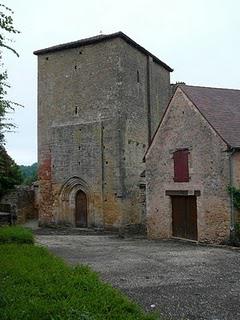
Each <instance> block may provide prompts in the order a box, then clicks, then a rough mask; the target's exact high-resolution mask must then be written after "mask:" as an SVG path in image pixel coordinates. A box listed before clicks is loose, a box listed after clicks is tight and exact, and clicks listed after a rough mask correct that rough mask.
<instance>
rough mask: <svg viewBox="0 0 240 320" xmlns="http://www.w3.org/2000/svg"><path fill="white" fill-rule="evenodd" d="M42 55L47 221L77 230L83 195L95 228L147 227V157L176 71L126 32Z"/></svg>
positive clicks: (42, 174) (41, 144) (43, 213)
mask: <svg viewBox="0 0 240 320" xmlns="http://www.w3.org/2000/svg"><path fill="white" fill-rule="evenodd" d="M96 39H99V40H97V41H95V40H96ZM36 54H37V55H38V159H39V165H40V169H39V188H40V203H39V218H40V223H41V224H45V223H46V224H48V223H63V224H69V225H75V198H76V194H77V192H78V191H79V190H82V191H84V192H85V193H86V195H87V203H88V226H98V227H105V228H114V227H115V228H118V227H120V226H122V225H124V226H126V225H135V226H139V225H142V223H143V221H144V219H145V218H144V214H143V202H144V201H143V199H142V197H143V196H142V195H143V192H142V191H141V189H140V184H141V183H142V178H141V177H140V175H141V173H142V172H143V171H144V170H145V164H144V163H143V162H142V158H143V155H144V153H145V151H146V149H147V147H148V143H149V141H150V138H151V137H152V135H153V133H154V131H155V129H156V127H157V124H158V122H159V121H160V118H161V116H162V114H163V112H164V110H165V107H166V105H167V102H168V100H169V96H170V77H169V72H170V71H171V68H169V67H168V66H167V65H165V64H164V63H162V62H161V61H159V60H158V59H157V58H156V57H154V56H153V55H151V54H150V53H149V52H147V51H146V50H145V49H143V48H141V47H139V46H138V45H137V44H136V43H134V42H133V41H132V40H131V39H129V38H128V37H127V36H125V35H124V34H122V33H117V34H115V35H110V38H109V36H100V37H97V38H93V39H89V40H87V41H85V42H84V41H82V42H81V41H80V42H79V43H76V44H75V45H71V44H67V45H66V46H65V47H64V46H62V47H61V46H59V48H58V49H56V48H50V49H45V50H44V49H43V50H40V51H38V52H36Z"/></svg>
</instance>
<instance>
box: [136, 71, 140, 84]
mask: <svg viewBox="0 0 240 320" xmlns="http://www.w3.org/2000/svg"><path fill="white" fill-rule="evenodd" d="M139 82H140V76H139V71H138V70H137V83H139Z"/></svg>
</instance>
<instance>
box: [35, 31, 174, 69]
mask: <svg viewBox="0 0 240 320" xmlns="http://www.w3.org/2000/svg"><path fill="white" fill-rule="evenodd" d="M114 38H122V39H123V40H125V41H126V42H127V43H128V44H129V45H130V46H132V47H134V48H136V49H137V50H139V51H141V52H142V53H143V54H145V55H147V56H148V55H149V56H151V57H152V58H153V61H154V62H156V63H158V64H160V65H161V66H162V67H164V68H165V69H166V70H168V71H170V72H172V71H173V69H172V68H171V67H169V66H168V65H167V64H166V63H164V62H163V61H161V60H160V59H158V58H157V57H156V56H154V55H153V54H152V53H151V52H149V51H147V50H146V49H144V48H143V47H142V46H140V45H139V44H138V43H137V42H135V41H134V40H132V39H131V38H129V37H128V36H127V35H126V34H125V33H123V32H121V31H119V32H115V33H111V34H106V35H104V34H101V35H98V36H95V37H90V38H85V39H81V40H78V41H73V42H68V43H63V44H59V45H56V46H53V47H49V48H45V49H41V50H37V51H34V52H33V53H34V54H35V55H41V54H46V53H50V52H56V51H61V50H66V49H71V48H78V47H81V46H85V45H89V44H94V43H98V42H102V41H108V40H111V39H114Z"/></svg>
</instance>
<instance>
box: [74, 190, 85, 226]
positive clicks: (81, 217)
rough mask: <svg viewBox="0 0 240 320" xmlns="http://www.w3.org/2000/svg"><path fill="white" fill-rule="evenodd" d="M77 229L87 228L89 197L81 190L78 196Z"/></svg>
mask: <svg viewBox="0 0 240 320" xmlns="http://www.w3.org/2000/svg"><path fill="white" fill-rule="evenodd" d="M75 222H76V227H87V196H86V194H85V193H84V192H83V191H82V190H80V191H78V193H77V195H76V213H75Z"/></svg>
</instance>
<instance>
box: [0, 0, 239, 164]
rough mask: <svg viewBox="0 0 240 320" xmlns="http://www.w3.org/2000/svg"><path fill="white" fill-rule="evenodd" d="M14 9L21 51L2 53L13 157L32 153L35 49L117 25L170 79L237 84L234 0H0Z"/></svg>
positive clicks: (25, 159)
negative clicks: (11, 106) (14, 106)
mask: <svg viewBox="0 0 240 320" xmlns="http://www.w3.org/2000/svg"><path fill="white" fill-rule="evenodd" d="M1 2H2V3H4V4H5V5H7V6H9V7H10V8H12V9H13V10H14V11H15V14H14V21H15V26H16V28H18V29H19V30H20V31H21V34H20V35H18V36H16V37H14V38H15V40H16V42H15V43H14V47H15V48H16V50H17V51H18V52H19V54H20V58H17V57H15V56H14V55H12V54H11V53H7V52H6V53H5V55H4V61H5V62H6V67H7V69H8V75H9V82H10V84H11V86H12V88H11V89H10V90H9V98H11V99H12V100H14V101H16V102H19V103H21V104H23V105H24V106H25V107H24V108H19V109H18V110H17V111H16V112H15V113H14V114H13V115H11V117H12V119H13V120H14V122H15V123H16V124H17V126H18V128H17V130H16V132H15V133H10V134H7V145H6V147H7V150H8V152H9V154H10V155H11V156H12V157H13V158H14V159H15V161H16V162H17V163H18V164H32V163H33V162H35V161H36V160H37V156H36V153H37V152H36V150H37V143H36V140H37V132H36V131H37V130H36V127H37V124H36V109H37V57H36V56H34V55H33V54H32V52H33V51H34V50H37V49H41V48H45V47H47V46H51V45H55V44H59V43H64V42H69V41H74V40H79V39H81V38H85V37H89V36H93V35H97V34H99V33H100V31H102V32H103V33H104V34H107V33H112V32H116V31H123V32H124V33H126V34H127V35H128V36H130V37H131V38H132V39H133V40H135V41H136V42H138V43H139V44H140V45H142V46H143V47H145V48H146V49H147V50H149V51H150V52H152V53H153V54H155V55H156V56H157V57H159V58H160V59H161V60H163V61H164V62H166V63H167V64H168V65H170V66H171V67H172V68H174V72H173V73H172V76H171V81H172V82H175V81H184V82H186V83H187V84H193V85H204V86H216V87H226V88H237V89H240V77H239V71H240V41H239V40H240V39H239V38H240V1H239V0H201V1H196V0H121V1H115V0H79V1H77V0H68V1H66V0H48V1H47V0H5V1H4V0H3V1H1Z"/></svg>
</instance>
